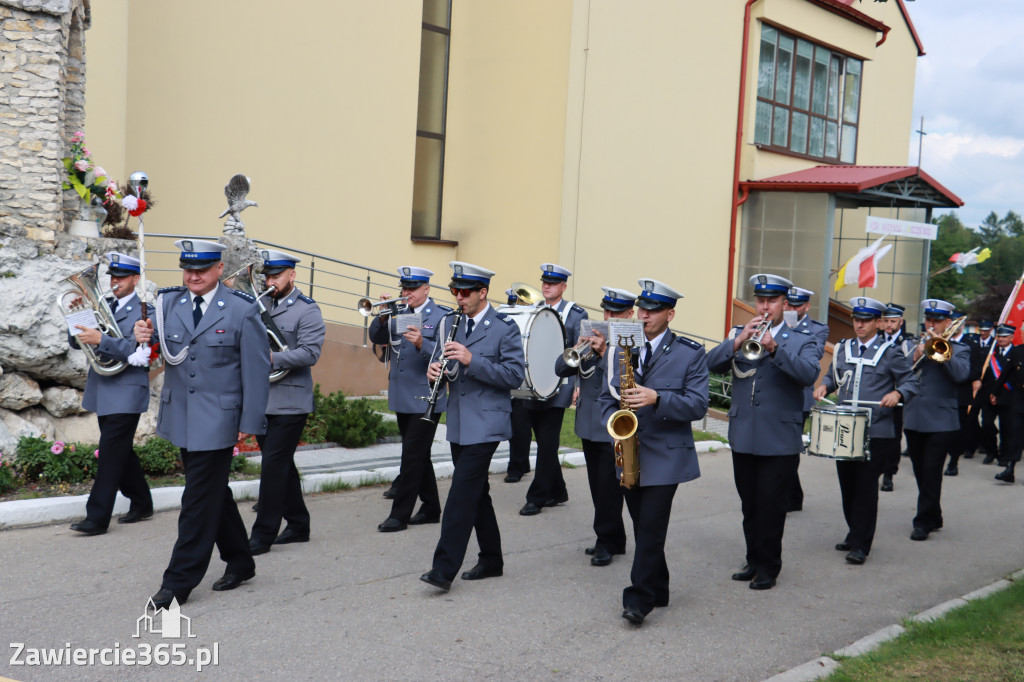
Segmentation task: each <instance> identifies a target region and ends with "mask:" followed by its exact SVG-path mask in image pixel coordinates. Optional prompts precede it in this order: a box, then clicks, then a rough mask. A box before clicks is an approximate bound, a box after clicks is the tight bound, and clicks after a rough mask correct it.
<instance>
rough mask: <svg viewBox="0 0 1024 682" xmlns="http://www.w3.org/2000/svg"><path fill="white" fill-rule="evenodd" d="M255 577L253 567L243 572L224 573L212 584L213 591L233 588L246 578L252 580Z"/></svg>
mask: <svg viewBox="0 0 1024 682" xmlns="http://www.w3.org/2000/svg"><path fill="white" fill-rule="evenodd" d="M255 577H256V569H255V568H250V569H249V570H248V571H246V572H245V573H225V574H224V575H222V576H221V577H220V578H219V579H218V580H217V582H215V583H214V584H213V591H214V592H225V591H227V590H233V589H235V588H236V587H238V586H239V585H241V584H242V583H244V582H245V581H246V580H252V579H253V578H255Z"/></svg>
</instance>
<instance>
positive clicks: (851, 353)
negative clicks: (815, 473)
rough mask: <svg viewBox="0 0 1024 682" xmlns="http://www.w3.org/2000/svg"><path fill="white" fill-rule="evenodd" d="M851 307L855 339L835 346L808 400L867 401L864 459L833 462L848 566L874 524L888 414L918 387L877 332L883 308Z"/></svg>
mask: <svg viewBox="0 0 1024 682" xmlns="http://www.w3.org/2000/svg"><path fill="white" fill-rule="evenodd" d="M850 307H851V308H852V309H853V330H854V332H855V333H856V338H853V339H847V340H846V341H841V342H839V343H838V344H836V347H835V355H834V356H833V360H832V365H831V366H830V367H829V369H828V372H827V373H826V374H825V376H824V377H823V378H822V381H821V385H820V386H818V387H817V388H816V389H814V399H815V400H821V399H822V398H824V397H825V396H826V395H828V394H829V393H832V392H834V391H838V393H839V400H840V401H841V402H843V403H850V402H856V401H872V402H874V403H877V404H873V405H869V406H868V407H870V409H871V417H870V419H871V422H870V425H869V428H868V436H869V438H870V439H871V442H870V451H871V454H870V457H871V458H870V459H868V460H859V461H854V460H849V461H840V460H837V461H836V474H837V475H838V476H839V490H840V492H841V493H842V496H843V516H844V517H845V518H846V525H847V526H848V528H849V532H848V533H847V534H846V539H845V540H843V541H842V542H840V543H839V544H837V545H836V549H837V550H839V551H840V552H847V555H846V560H847V561H848V562H850V563H851V564H863V563H864V562H865V561H866V560H867V556H868V554H870V553H871V543H872V541H873V540H874V537H875V524H876V521H877V520H878V477H879V476H880V475H881V473H882V467H883V466H884V461H883V460H882V457H881V456H880V455H881V452H882V451H883V450H885V449H886V448H890V447H892V446H893V445H894V444H895V446H896V447H897V448H898V447H899V444H898V443H894V441H895V425H894V423H893V411H894V409H895V408H896V405H897V404H898V403H900V402H902V401H905V400H908V399H909V398H910V397H911V396H913V395H915V394H916V393H917V391H918V389H919V388H920V383H919V382H918V380H917V376H916V375H915V374H914V373H913V372H912V371H910V362H908V361H907V357H906V356H905V355H904V354H903V352H902V351H901V350H900V348H899V346H894V345H893V344H892V343H891V342H890V341H886V340H885V338H884V336H883V335H880V334H879V333H878V325H879V322H878V320H879V318H880V317H881V316H882V314H883V313H884V312H885V304H884V303H882V302H881V301H876V300H875V299H873V298H868V297H866V296H858V297H857V298H854V299H852V300H851V301H850Z"/></svg>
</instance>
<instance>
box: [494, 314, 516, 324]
mask: <svg viewBox="0 0 1024 682" xmlns="http://www.w3.org/2000/svg"><path fill="white" fill-rule="evenodd" d="M494 315H495V317H497V318H498V319H499V320H501V321H502V322H504V323H505V324H510V325H513V326H515V324H516V321H515V320H513V319H512V318H511V317H509V316H508V315H506V314H505V313H495V314H494Z"/></svg>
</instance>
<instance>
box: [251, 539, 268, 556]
mask: <svg viewBox="0 0 1024 682" xmlns="http://www.w3.org/2000/svg"><path fill="white" fill-rule="evenodd" d="M269 551H270V545H265V544H263V543H262V542H260V541H259V540H257V539H256V538H249V553H250V554H252V555H253V556H259V555H260V554H266V553H267V552H269Z"/></svg>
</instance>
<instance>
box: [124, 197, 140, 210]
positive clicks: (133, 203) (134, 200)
mask: <svg viewBox="0 0 1024 682" xmlns="http://www.w3.org/2000/svg"><path fill="white" fill-rule="evenodd" d="M121 206H123V207H124V208H125V210H127V211H128V212H129V213H131V212H132V211H134V210H135V209H137V208H138V207H139V199H138V197H136V196H134V195H132V194H129V195H128V196H126V197H125V198H124V199H121Z"/></svg>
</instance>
